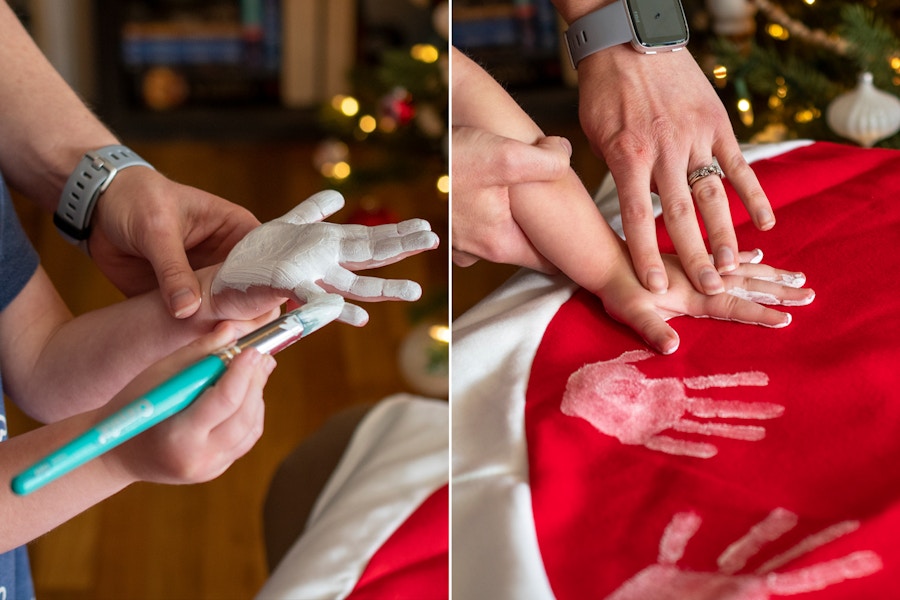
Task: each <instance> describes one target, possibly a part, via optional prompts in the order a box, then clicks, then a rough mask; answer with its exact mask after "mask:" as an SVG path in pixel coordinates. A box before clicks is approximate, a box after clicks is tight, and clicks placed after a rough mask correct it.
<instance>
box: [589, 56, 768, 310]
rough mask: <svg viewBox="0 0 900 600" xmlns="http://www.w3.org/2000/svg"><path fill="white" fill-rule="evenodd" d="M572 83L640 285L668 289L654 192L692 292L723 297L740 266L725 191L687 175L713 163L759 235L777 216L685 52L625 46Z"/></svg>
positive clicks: (594, 59) (710, 180)
mask: <svg viewBox="0 0 900 600" xmlns="http://www.w3.org/2000/svg"><path fill="white" fill-rule="evenodd" d="M578 78H579V96H580V109H579V111H580V119H581V125H582V128H583V129H584V132H585V134H586V135H587V137H588V139H589V140H590V142H591V145H592V147H593V149H594V151H595V152H596V153H597V154H599V155H600V156H602V157H603V159H604V160H605V162H606V164H607V166H608V167H609V169H610V172H611V173H612V176H613V178H614V179H615V181H616V185H617V187H618V191H619V201H620V203H621V207H622V221H623V226H624V233H625V237H626V240H627V243H628V249H629V253H630V254H631V257H632V262H633V263H634V268H635V271H636V272H637V275H638V278H639V279H640V281H641V283H642V284H643V285H644V287H646V288H647V289H648V290H651V291H653V292H656V293H664V292H665V291H666V290H667V289H668V286H669V281H668V277H667V275H666V267H665V265H664V263H663V260H662V258H661V256H660V252H659V246H658V243H657V240H656V229H655V225H654V218H653V210H652V206H651V200H650V191H655V192H657V193H658V194H659V196H660V199H661V201H662V206H663V217H664V219H665V224H666V228H667V230H668V232H669V235H670V236H671V238H672V241H673V243H674V245H675V249H676V251H677V254H678V256H679V258H680V260H681V263H682V265H683V266H684V269H685V272H686V273H687V275H688V277H689V278H690V281H691V283H692V284H693V286H694V287H695V288H696V289H697V290H698V291H701V292H704V293H706V294H715V293H719V292H722V291H724V289H725V286H724V284H723V282H722V278H721V276H720V273H727V272H729V271H732V270H734V269H735V268H737V266H738V245H737V239H736V236H735V232H734V225H733V223H732V221H731V213H730V210H729V206H728V199H727V197H726V195H725V189H724V186H723V184H722V181H721V180H720V179H719V178H718V177H716V176H708V177H704V178H702V179H700V180H699V181H697V182H696V183H695V184H694V186H693V190H691V187H690V186H689V185H688V181H687V180H688V175H689V174H690V173H691V172H693V171H695V170H696V169H699V168H701V167H704V166H709V165H710V164H712V163H713V159H714V158H715V159H716V160H717V161H718V163H719V165H720V167H721V169H722V170H723V171H724V173H725V176H726V177H728V179H729V181H730V182H731V184H732V185H733V186H734V188H735V190H736V191H737V193H738V195H739V196H740V198H741V200H742V201H743V203H744V205H745V206H746V208H747V211H748V212H749V214H750V216H751V218H752V219H753V222H754V224H755V225H756V226H757V227H758V228H759V229H762V230H767V229H770V228H771V227H772V226H774V224H775V217H774V215H773V213H772V208H771V206H770V204H769V201H768V199H767V198H766V195H765V193H764V192H763V190H762V188H761V187H760V185H759V182H758V181H757V179H756V175H755V174H754V173H753V170H752V169H751V168H750V166H749V165H748V164H747V162H746V161H745V160H744V158H743V156H742V154H741V151H740V148H739V146H738V143H737V141H736V139H735V136H734V132H733V130H732V128H731V124H730V122H729V120H728V115H727V113H726V111H725V108H724V106H723V105H722V103H721V101H720V100H719V98H718V96H717V95H716V93H715V90H714V89H713V88H712V86H711V85H710V83H709V81H708V80H707V78H706V76H705V75H704V74H703V72H702V71H701V69H700V67H699V66H698V65H697V63H696V62H695V61H694V59H693V57H692V56H691V55H690V54H689V53H688V52H687V51H686V50H683V51H680V52H669V53H660V54H655V55H643V54H640V53H638V52H635V51H634V50H633V49H632V48H630V47H628V46H627V45H625V44H623V45H620V46H616V47H613V48H608V49H606V50H603V51H602V52H598V53H595V54H593V55H590V56H588V57H587V58H585V59H584V60H582V61H581V63H580V64H579V66H578ZM695 202H696V207H697V208H698V209H699V212H700V217H701V218H702V220H703V224H704V226H705V228H706V231H707V233H708V235H709V243H710V251H711V252H712V254H713V256H714V257H715V258H714V263H711V262H710V259H709V251H707V249H706V247H705V245H704V242H703V237H702V234H701V230H700V224H699V220H698V217H697V213H696V211H695V207H694V203H695Z"/></svg>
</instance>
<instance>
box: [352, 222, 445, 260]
mask: <svg viewBox="0 0 900 600" xmlns="http://www.w3.org/2000/svg"><path fill="white" fill-rule="evenodd" d="M413 221H415V223H413V222H412V221H404V223H400V224H398V225H379V226H378V227H372V228H369V229H368V231H366V232H365V234H364V235H362V236H356V235H353V236H345V237H344V239H343V240H341V264H344V265H353V266H359V267H364V268H375V267H380V266H384V265H388V264H392V263H395V262H398V261H400V260H402V259H404V258H406V257H408V256H411V255H413V254H417V253H419V252H422V251H425V250H431V249H433V248H436V247H437V245H438V243H439V241H438V237H437V235H436V234H435V233H434V232H433V231H431V228H430V227H431V226H430V225H429V224H428V221H423V220H421V219H413ZM404 224H410V227H402V226H403V225H404Z"/></svg>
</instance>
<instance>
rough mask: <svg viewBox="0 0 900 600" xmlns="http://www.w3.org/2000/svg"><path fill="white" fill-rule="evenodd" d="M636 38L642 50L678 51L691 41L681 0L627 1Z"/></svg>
mask: <svg viewBox="0 0 900 600" xmlns="http://www.w3.org/2000/svg"><path fill="white" fill-rule="evenodd" d="M625 5H626V7H627V8H628V12H629V14H630V15H631V23H632V26H633V27H634V34H635V41H636V42H637V44H638V45H639V46H640V49H643V50H675V49H677V48H681V47H683V46H684V45H685V44H687V41H688V27H687V21H686V20H685V17H684V10H683V9H682V8H681V2H680V1H679V0H626V2H625Z"/></svg>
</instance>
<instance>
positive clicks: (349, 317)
mask: <svg viewBox="0 0 900 600" xmlns="http://www.w3.org/2000/svg"><path fill="white" fill-rule="evenodd" d="M337 320H338V321H340V322H341V323H346V324H347V325H353V326H354V327H362V326H363V325H365V324H366V323H368V322H369V313H368V312H366V309H364V308H363V307H361V306H357V305H355V304H350V303H349V302H344V308H343V309H341V316H340V317H338V319H337Z"/></svg>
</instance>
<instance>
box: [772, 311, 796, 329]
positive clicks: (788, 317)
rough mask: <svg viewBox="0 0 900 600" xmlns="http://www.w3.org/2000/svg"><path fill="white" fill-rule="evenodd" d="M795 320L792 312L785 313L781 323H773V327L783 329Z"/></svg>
mask: <svg viewBox="0 0 900 600" xmlns="http://www.w3.org/2000/svg"><path fill="white" fill-rule="evenodd" d="M793 320H794V317H793V315H791V313H784V320H783V321H782V322H781V323H779V324H778V325H772V327H773V328H774V329H781V328H783V327H787V326H788V325H790V324H791V321H793Z"/></svg>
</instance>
